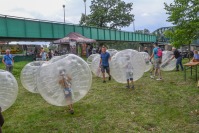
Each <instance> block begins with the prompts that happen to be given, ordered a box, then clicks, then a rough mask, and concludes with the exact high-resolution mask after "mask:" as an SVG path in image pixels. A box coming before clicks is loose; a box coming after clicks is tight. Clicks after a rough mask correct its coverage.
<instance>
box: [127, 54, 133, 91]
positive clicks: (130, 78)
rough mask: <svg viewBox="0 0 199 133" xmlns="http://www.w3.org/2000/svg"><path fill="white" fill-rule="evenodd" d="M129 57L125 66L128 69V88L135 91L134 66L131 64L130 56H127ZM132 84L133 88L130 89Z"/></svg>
mask: <svg viewBox="0 0 199 133" xmlns="http://www.w3.org/2000/svg"><path fill="white" fill-rule="evenodd" d="M126 57H127V59H126V61H127V62H126V66H125V68H126V79H127V86H126V87H127V88H132V89H134V84H133V65H132V64H131V62H130V56H129V55H127V56H126ZM130 82H131V85H132V86H131V87H130Z"/></svg>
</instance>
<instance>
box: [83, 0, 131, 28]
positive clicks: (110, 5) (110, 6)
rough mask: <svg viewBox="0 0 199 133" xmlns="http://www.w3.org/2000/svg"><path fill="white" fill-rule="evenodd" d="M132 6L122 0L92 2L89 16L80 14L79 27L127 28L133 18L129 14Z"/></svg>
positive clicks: (94, 0) (97, 0)
mask: <svg viewBox="0 0 199 133" xmlns="http://www.w3.org/2000/svg"><path fill="white" fill-rule="evenodd" d="M132 6H133V3H125V2H124V1H122V0H92V1H91V6H90V9H91V14H89V15H87V17H85V16H84V15H83V14H82V17H81V20H80V25H87V26H96V27H101V28H110V29H120V28H122V27H126V26H129V25H130V24H131V22H133V17H134V15H133V14H132V13H131V10H132V9H133V8H132ZM85 18H86V22H85Z"/></svg>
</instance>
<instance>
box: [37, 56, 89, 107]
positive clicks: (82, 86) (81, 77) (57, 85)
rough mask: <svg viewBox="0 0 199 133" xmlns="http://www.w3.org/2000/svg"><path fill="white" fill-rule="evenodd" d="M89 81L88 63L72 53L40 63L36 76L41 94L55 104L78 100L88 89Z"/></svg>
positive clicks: (66, 103) (60, 104)
mask: <svg viewBox="0 0 199 133" xmlns="http://www.w3.org/2000/svg"><path fill="white" fill-rule="evenodd" d="M91 83H92V75H91V71H90V68H89V66H88V64H87V63H86V62H85V61H84V60H83V59H82V58H80V57H78V56H76V55H74V54H68V55H63V56H60V57H57V58H56V60H50V61H48V62H46V63H44V64H42V66H41V67H40V69H39V72H38V78H37V87H38V91H39V93H40V94H41V96H42V97H43V98H44V99H45V100H46V101H47V102H48V103H50V104H52V105H56V106H66V105H69V104H72V103H75V102H77V101H79V100H80V99H82V98H83V97H84V96H85V95H86V94H87V92H88V91H89V89H90V88H91Z"/></svg>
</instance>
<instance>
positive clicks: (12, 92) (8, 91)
mask: <svg viewBox="0 0 199 133" xmlns="http://www.w3.org/2000/svg"><path fill="white" fill-rule="evenodd" d="M17 94H18V84H17V81H16V79H15V77H14V76H13V75H12V74H11V73H10V72H8V71H4V70H1V69H0V107H1V108H2V111H5V110H6V109H8V108H9V107H10V106H12V104H13V103H14V102H15V100H16V98H17Z"/></svg>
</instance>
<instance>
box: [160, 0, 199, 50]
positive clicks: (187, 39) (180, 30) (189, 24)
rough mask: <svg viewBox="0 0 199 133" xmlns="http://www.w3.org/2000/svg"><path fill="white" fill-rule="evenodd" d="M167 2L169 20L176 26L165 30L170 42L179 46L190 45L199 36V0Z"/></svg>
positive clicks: (166, 8)
mask: <svg viewBox="0 0 199 133" xmlns="http://www.w3.org/2000/svg"><path fill="white" fill-rule="evenodd" d="M164 4H165V10H166V11H167V14H168V15H169V17H168V20H167V21H168V22H171V23H172V24H173V25H174V26H175V27H173V28H172V30H167V31H166V32H165V35H166V37H168V38H170V42H171V43H172V44H173V45H174V46H176V47H179V46H181V45H185V44H187V45H190V44H191V43H192V42H193V41H194V40H196V39H198V38H199V0H174V3H171V4H167V3H164Z"/></svg>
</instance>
